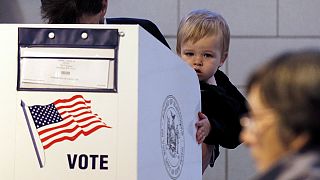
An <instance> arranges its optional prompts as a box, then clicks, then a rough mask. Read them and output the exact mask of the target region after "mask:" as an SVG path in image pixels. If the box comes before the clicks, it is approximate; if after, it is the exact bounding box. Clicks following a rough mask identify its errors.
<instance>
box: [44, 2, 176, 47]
mask: <svg viewBox="0 0 320 180" xmlns="http://www.w3.org/2000/svg"><path fill="white" fill-rule="evenodd" d="M107 8H108V1H107V0H41V16H42V19H43V20H44V21H45V22H47V23H49V24H103V23H105V22H106V23H107V24H138V25H140V26H141V27H142V28H144V29H145V30H146V31H148V32H149V33H150V34H151V35H153V36H154V37H155V38H157V39H158V40H159V41H160V42H161V43H163V44H164V45H165V46H167V47H168V48H169V49H170V46H169V44H168V43H167V41H166V39H165V38H164V36H163V34H162V33H161V32H160V30H159V28H158V27H157V26H156V25H155V24H154V23H153V22H151V21H150V20H147V19H138V18H125V17H123V18H106V19H105V18H104V16H105V14H106V12H107Z"/></svg>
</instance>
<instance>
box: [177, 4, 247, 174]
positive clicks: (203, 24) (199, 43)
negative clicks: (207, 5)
mask: <svg viewBox="0 0 320 180" xmlns="http://www.w3.org/2000/svg"><path fill="white" fill-rule="evenodd" d="M229 42H230V31H229V27H228V24H227V23H226V21H225V20H224V18H223V17H222V16H221V15H219V14H217V13H214V12H211V11H207V10H196V11H192V12H190V13H189V14H188V15H187V16H185V17H184V18H183V19H182V20H181V22H180V25H179V28H178V32H177V46H176V50H177V54H178V55H179V56H180V57H181V58H182V59H183V60H184V61H186V62H187V63H188V64H189V65H190V66H191V67H192V68H193V69H194V70H195V71H196V73H197V75H198V78H199V81H200V88H201V101H202V103H201V105H202V112H203V113H204V114H205V115H207V116H208V119H209V121H210V126H211V130H210V133H209V135H208V136H207V137H206V139H205V140H204V144H203V146H202V149H203V154H202V160H203V171H204V170H205V169H206V167H207V165H208V163H209V161H210V160H211V164H212V165H213V162H214V160H215V159H216V158H217V157H218V155H219V145H221V146H222V147H225V148H235V147H237V146H238V145H239V144H240V140H239V134H240V131H241V126H240V117H241V116H242V114H244V113H246V112H247V108H246V99H245V98H244V97H243V96H242V94H241V93H240V92H239V91H238V90H237V88H236V87H235V86H234V85H233V84H232V83H231V82H230V81H229V79H228V77H227V76H226V75H225V74H224V73H223V72H222V71H220V70H219V67H221V66H222V65H223V64H224V62H225V61H226V59H227V57H228V53H229ZM213 150H214V155H212V153H213Z"/></svg>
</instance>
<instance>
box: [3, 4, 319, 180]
mask: <svg viewBox="0 0 320 180" xmlns="http://www.w3.org/2000/svg"><path fill="white" fill-rule="evenodd" d="M39 6H40V0H1V1H0V22H1V23H41V18H40V9H39ZM319 7H320V0H303V1H301V0H241V1H239V0H184V1H182V0H161V1H146V0H109V9H108V12H107V16H109V17H122V16H123V17H138V18H147V19H150V20H152V21H153V22H155V23H156V24H157V25H158V27H159V28H160V30H161V31H162V33H163V34H164V35H165V37H166V39H167V40H168V42H169V44H170V46H171V47H172V49H173V50H174V49H175V38H176V37H175V36H176V30H177V26H178V23H179V20H180V18H181V17H182V16H183V15H185V14H186V13H187V12H189V11H190V10H192V9H202V8H206V9H210V10H214V11H217V12H219V13H221V14H222V15H223V16H224V17H225V19H226V20H227V21H228V22H229V25H230V28H231V35H232V36H231V47H230V56H229V59H228V61H227V62H226V64H225V65H224V67H223V68H222V69H223V71H225V72H226V73H227V74H228V76H229V77H230V79H231V81H232V82H233V83H234V84H235V85H236V86H237V87H238V88H239V89H240V90H241V91H243V89H244V86H245V82H246V78H247V76H248V74H250V72H251V71H252V70H253V69H255V68H256V67H257V66H259V65H260V64H261V63H263V62H264V61H265V60H267V59H268V58H270V57H272V56H273V55H275V54H276V53H279V52H281V51H283V50H287V49H298V48H306V47H320V18H319V15H320V11H319V10H318V9H319ZM254 174H255V169H254V164H253V161H252V159H251V158H250V156H249V151H248V149H247V148H246V147H244V146H242V145H241V146H239V147H238V148H236V149H235V150H224V149H222V154H221V156H220V157H219V158H218V161H217V163H216V165H215V167H214V168H208V169H207V170H206V172H205V175H204V177H203V179H204V180H247V179H250V177H252V176H253V175H254Z"/></svg>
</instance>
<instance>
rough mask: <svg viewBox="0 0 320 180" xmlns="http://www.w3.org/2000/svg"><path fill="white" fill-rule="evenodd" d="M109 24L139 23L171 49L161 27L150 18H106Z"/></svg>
mask: <svg viewBox="0 0 320 180" xmlns="http://www.w3.org/2000/svg"><path fill="white" fill-rule="evenodd" d="M106 22H107V24H138V25H140V26H141V27H143V28H144V29H145V30H146V31H148V32H149V33H150V34H152V35H153V36H154V37H155V38H157V39H158V40H159V41H160V42H162V43H163V44H164V45H165V46H167V47H168V48H169V49H170V46H169V44H168V42H167V41H166V39H165V38H164V36H163V34H162V33H161V32H160V30H159V28H158V27H157V26H156V25H155V24H154V23H153V22H151V21H150V20H147V19H138V18H106Z"/></svg>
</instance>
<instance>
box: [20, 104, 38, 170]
mask: <svg viewBox="0 0 320 180" xmlns="http://www.w3.org/2000/svg"><path fill="white" fill-rule="evenodd" d="M21 107H22V110H23V113H24V116H25V118H26V121H27V125H28V129H29V133H30V136H31V139H32V143H33V147H34V150H35V152H36V155H37V158H38V162H39V166H40V168H43V162H42V161H41V157H40V154H39V150H38V147H37V144H36V141H35V139H34V136H33V133H32V129H31V125H30V121H29V118H28V115H27V111H26V104H25V103H24V102H23V101H22V100H21Z"/></svg>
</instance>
